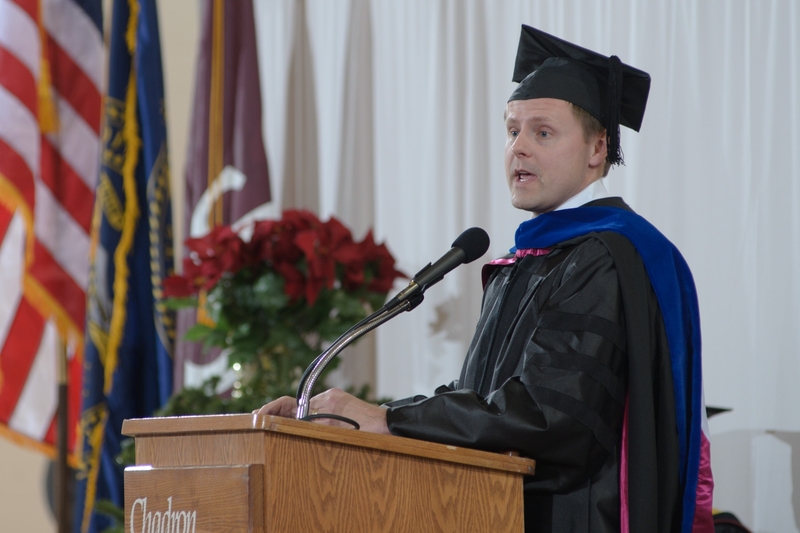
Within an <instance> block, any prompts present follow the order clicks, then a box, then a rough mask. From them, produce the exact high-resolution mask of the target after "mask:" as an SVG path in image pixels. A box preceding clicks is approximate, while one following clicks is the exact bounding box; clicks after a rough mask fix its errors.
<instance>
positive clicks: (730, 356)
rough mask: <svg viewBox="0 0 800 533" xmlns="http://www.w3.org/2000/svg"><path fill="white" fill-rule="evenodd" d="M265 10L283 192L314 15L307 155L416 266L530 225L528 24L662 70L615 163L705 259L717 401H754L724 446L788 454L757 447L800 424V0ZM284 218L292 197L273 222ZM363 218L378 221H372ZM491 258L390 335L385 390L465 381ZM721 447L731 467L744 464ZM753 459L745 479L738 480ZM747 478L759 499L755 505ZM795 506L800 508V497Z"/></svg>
mask: <svg viewBox="0 0 800 533" xmlns="http://www.w3.org/2000/svg"><path fill="white" fill-rule="evenodd" d="M353 2H356V3H357V5H355V6H354V5H353ZM255 3H256V12H257V28H258V38H259V54H260V61H261V77H262V88H263V93H264V103H265V113H264V117H265V123H264V131H265V136H266V142H267V153H268V157H269V160H270V168H271V172H272V176H274V181H273V184H274V185H273V186H274V188H275V190H274V191H273V198H278V199H280V198H282V197H283V196H282V194H281V190H282V187H283V186H284V184H283V183H282V179H283V176H284V170H285V168H286V165H285V161H284V157H285V154H286V153H287V146H286V142H287V139H288V137H287V131H295V130H297V129H298V128H300V130H301V131H302V129H303V127H304V126H307V124H306V123H304V122H303V120H307V119H304V118H303V117H302V116H298V113H297V112H296V111H295V112H294V113H291V114H289V113H287V102H288V101H289V98H288V92H287V91H288V90H289V89H288V87H289V73H290V58H291V57H292V56H291V53H292V40H293V38H294V33H293V27H294V22H293V21H294V20H295V19H294V14H295V13H296V12H297V10H298V9H301V4H302V3H304V5H303V6H302V9H304V10H305V14H306V16H305V24H306V30H307V32H308V35H309V37H310V58H311V61H312V63H313V65H312V66H311V72H312V73H313V87H314V94H315V100H316V101H315V102H308V103H307V105H308V109H314V108H315V109H316V115H315V117H314V118H315V121H316V126H314V127H313V129H314V130H315V131H305V132H304V134H306V135H308V134H311V135H315V138H316V141H315V143H313V142H309V143H308V144H306V145H305V146H301V147H295V149H294V152H293V153H294V154H301V155H302V154H303V153H304V150H313V151H314V152H315V153H308V152H305V153H306V154H307V156H308V158H309V160H314V159H316V160H317V161H318V165H319V168H318V169H317V172H318V179H319V206H320V214H321V215H322V216H325V217H327V216H329V215H336V216H339V217H341V218H342V219H343V220H345V221H348V220H351V221H354V222H351V223H355V221H362V220H365V219H371V220H373V221H374V222H373V223H374V230H375V234H376V236H377V238H378V239H380V240H385V241H386V242H387V243H388V246H389V248H390V250H391V251H392V253H393V254H394V255H395V257H397V258H398V260H399V264H400V268H401V269H402V270H404V271H405V272H406V273H407V274H409V275H413V274H414V273H415V272H416V271H417V270H418V269H419V268H421V267H422V266H424V265H425V264H426V263H428V262H429V261H433V260H435V259H437V258H438V257H439V256H440V255H441V254H442V253H444V252H445V251H446V250H447V249H449V247H450V243H451V242H452V241H453V240H454V239H455V237H456V236H457V235H458V234H459V233H460V232H461V231H462V230H464V229H466V228H468V227H470V226H481V227H483V228H484V229H486V230H487V232H488V233H489V235H490V236H491V239H492V245H491V248H490V251H489V254H487V256H486V259H487V260H488V259H489V258H490V257H489V256H499V255H501V254H503V253H505V251H506V250H507V249H508V248H509V247H510V246H511V245H512V244H513V233H514V229H515V228H516V226H517V225H518V224H519V222H521V221H522V220H524V219H526V218H527V216H526V214H525V213H522V212H517V211H515V210H514V209H513V208H512V207H511V206H510V203H509V200H508V191H507V188H506V185H505V178H504V174H503V163H502V157H503V145H504V129H503V121H502V117H503V111H504V108H505V103H506V100H507V98H508V96H509V95H510V93H511V91H512V90H513V88H514V84H513V83H512V82H511V81H510V79H511V73H512V69H513V64H514V56H515V53H516V46H517V41H518V38H519V28H520V24H522V23H526V24H530V25H533V26H536V27H538V28H540V29H542V30H544V31H547V32H550V33H553V34H555V35H558V36H560V37H562V38H565V39H567V40H570V41H573V42H575V43H577V44H580V45H582V46H584V47H587V48H591V49H594V50H597V51H599V52H601V53H605V54H607V55H610V54H616V55H618V56H619V57H620V58H621V59H622V61H623V62H625V63H629V64H631V65H634V66H636V67H638V68H640V69H642V70H645V71H647V72H649V73H650V75H651V76H652V80H653V81H652V89H651V93H650V99H649V103H648V108H647V112H646V114H645V119H644V124H643V127H642V131H641V132H640V133H638V134H637V133H634V132H631V131H628V130H626V129H625V128H623V135H622V147H623V150H624V154H625V160H626V163H627V165H626V166H624V167H620V168H617V169H614V170H612V172H611V174H610V176H609V177H608V178H607V179H606V187H607V188H608V189H609V190H610V191H611V192H612V193H613V194H617V195H621V196H623V197H624V198H625V200H626V201H627V202H628V203H629V204H630V205H631V206H632V207H633V208H634V209H635V210H636V211H637V212H638V213H640V214H641V215H643V216H645V217H646V218H648V219H649V220H650V221H651V222H652V223H653V224H655V225H656V226H657V227H658V228H659V229H660V230H661V231H662V232H663V233H664V234H665V235H666V236H667V237H668V238H670V239H671V240H672V241H673V242H674V243H675V244H676V245H677V246H678V248H679V249H680V250H681V251H682V252H683V254H684V256H685V257H686V259H687V261H688V262H689V265H690V266H691V267H692V270H693V272H694V275H695V281H696V284H697V289H698V294H699V298H700V309H701V317H702V325H703V350H704V352H703V372H704V379H705V396H706V402H707V403H708V404H709V405H713V406H722V407H729V408H732V409H733V410H732V411H731V412H729V413H725V414H723V415H719V416H717V417H715V418H713V419H712V420H711V423H710V424H711V430H712V435H717V436H719V439H717V440H720V441H721V442H722V441H724V442H729V441H731V439H727V440H725V439H723V438H722V436H725V435H731V434H734V433H736V432H739V433H736V434H740V435H742V436H743V437H742V439H745V436H746V440H747V446H748V447H749V448H748V449H750V450H751V451H752V453H751V456H752V460H750V466H751V468H755V467H754V466H753V465H756V464H758V463H759V461H758V460H757V458H758V456H759V455H758V454H759V453H760V452H758V450H767V449H769V447H766V446H763V445H754V444H753V443H752V442H755V441H752V438H758V435H759V432H764V431H768V430H769V431H778V432H784V433H786V432H788V434H792V433H796V432H800V387H798V386H797V382H798V380H799V378H800V2H797V1H796V0H750V1H747V0H729V1H723V0H685V1H678V0H675V1H658V2H654V1H652V0H606V1H594V0H592V1H589V0H586V1H577V0H571V1H566V0H538V1H533V0H527V1H522V0H484V1H478V0H372V1H369V0H339V1H336V2H332V1H330V0H256V2H255ZM358 4H363V5H358ZM365 14H366V15H365ZM352 32H356V34H355V36H353V35H351V33H352ZM364 32H369V33H368V36H367V37H365V34H364ZM351 39H352V40H353V41H354V42H357V43H363V44H362V45H361V46H360V47H359V46H354V45H353V44H349V43H350V41H351ZM364 46H371V49H370V50H369V51H368V52H369V53H365V50H364V49H363V47H364ZM348 54H349V55H348ZM370 61H371V63H370V64H367V65H365V64H363V63H364V62H370ZM359 62H361V64H360V66H359ZM367 88H368V89H369V90H365V89H367ZM354 91H355V92H357V94H354ZM359 91H360V92H359ZM359 95H360V96H359ZM364 95H367V96H364ZM295 96H297V95H295ZM353 102H356V103H357V104H360V105H361V108H360V109H358V110H354V109H353ZM364 120H367V122H366V123H365V122H363V121H364ZM359 121H361V122H359ZM359 124H361V125H362V127H360V128H359V127H358V125H359ZM364 124H367V125H366V126H364ZM290 126H291V128H294V129H287V128H288V127H290ZM343 132H348V133H347V134H346V135H343ZM365 148H367V149H365ZM295 167H297V165H296V164H295ZM347 169H359V170H347ZM350 173H357V174H358V175H349V174H350ZM345 174H347V175H345ZM293 179H294V178H293ZM343 196H346V197H348V198H359V200H358V201H357V202H349V203H347V202H343V200H342V197H343ZM345 205H346V206H347V207H346V211H347V212H337V206H338V207H339V208H340V209H345V208H344V207H342V206H345ZM359 206H361V207H359ZM281 207H282V206H281V205H279V202H276V203H275V204H274V205H273V206H272V209H273V210H274V212H273V214H274V215H278V214H279V212H280V209H281ZM359 208H363V210H364V213H363V214H361V215H354V213H352V212H351V211H352V210H354V209H359ZM359 217H360V218H359ZM358 223H361V222H358ZM480 262H481V261H478V262H476V264H472V265H467V266H465V267H461V268H460V269H459V270H457V271H455V272H453V273H451V274H450V275H448V276H447V277H446V278H445V279H444V281H442V282H441V283H440V284H439V285H437V286H436V287H434V288H432V289H430V290H429V291H428V292H427V293H426V301H425V302H424V303H423V304H422V305H421V306H420V307H419V308H417V309H416V310H414V311H413V313H408V314H405V315H403V316H401V317H398V318H397V319H395V320H394V321H393V322H390V323H389V324H386V325H385V326H383V327H382V328H381V329H380V330H379V331H378V335H377V350H378V352H377V353H378V355H377V363H376V364H377V370H376V372H377V376H376V378H377V381H376V383H377V392H378V394H379V395H382V396H390V397H395V398H398V397H403V396H407V395H410V394H415V393H422V394H430V393H431V392H432V390H433V389H434V388H435V387H436V386H438V385H440V384H442V383H447V382H449V381H451V380H452V379H455V378H457V377H458V373H459V369H460V366H461V362H462V359H463V355H464V353H465V351H466V348H467V345H468V343H469V339H470V336H471V333H472V330H473V328H474V324H475V321H476V319H477V316H478V313H479V309H480V296H481V287H480V275H479V272H480V264H477V263H480ZM399 288H400V286H398V289H399ZM344 357H347V356H346V355H344ZM753 435H756V437H753ZM733 440H736V439H733ZM740 440H741V439H740ZM751 441H752V442H751ZM741 442H744V441H743V440H742V441H741ZM758 442H761V441H758ZM712 444H713V442H712ZM741 445H742V446H744V444H741ZM720 446H721V448H720V449H721V450H722V452H721V453H720V454H719V457H723V456H725V457H727V456H728V455H730V456H731V457H734V456H735V457H740V456H741V454H739V455H737V454H736V453H733V452H731V453H729V454H727V455H726V453H723V452H724V451H725V449H723V448H724V445H723V444H721V445H720ZM765 453H766V452H765ZM798 454H800V450H797V449H795V451H794V454H789V455H788V456H787V457H789V461H790V462H791V456H792V455H794V456H798ZM762 462H763V461H762ZM798 462H800V460H798V459H796V460H795V464H794V467H793V468H794V471H795V472H798V471H800V466H798V464H797V463H798ZM714 468H715V471H716V472H715V473H716V475H717V486H718V490H717V496H718V498H722V502H721V504H722V505H723V506H724V505H729V503H728V502H734V503H737V505H740V506H743V505H750V504H751V501H756V503H754V504H752V505H754V506H756V507H758V505H759V504H758V501H766V500H767V498H766V496H764V497H762V496H759V494H762V493H763V491H764V490H768V489H763V487H764V485H765V484H764V483H761V482H759V481H758V480H759V479H761V478H760V477H759V476H758V475H756V474H757V473H754V472H753V471H750V470H748V467H747V465H742V464H738V465H724V464H723V465H721V464H719V461H718V460H717V459H716V458H715V463H714ZM734 468H738V469H739V470H740V471H743V472H744V473H742V474H741V475H739V477H735V476H733V475H732V474H731V475H729V474H728V473H727V472H728V471H729V470H732V469H734ZM726 476H727V477H726ZM742 476H744V477H742ZM762 477H763V476H762ZM794 478H795V479H797V478H798V475H795V476H794ZM720 480H722V482H721V481H720ZM736 484H739V485H742V484H744V485H747V490H748V491H750V492H748V494H751V493H752V495H753V497H752V498H750V499H747V498H745V499H742V498H739V499H736V498H737V497H738V496H735V495H734V492H735V491H734V488H732V487H733V485H736ZM795 484H796V485H797V483H795ZM759 487H761V488H759ZM739 488H741V487H738V488H737V490H738V489H739ZM741 490H744V489H741ZM759 491H762V493H760V492H759ZM795 493H796V494H800V490H798V491H795ZM737 494H743V493H742V492H741V491H740V492H739V493H737ZM726 498H727V500H726ZM785 499H786V497H783V500H785ZM773 500H775V501H778V500H780V501H783V500H781V499H780V498H778V499H773ZM793 501H794V503H793V507H794V509H795V510H797V511H800V504H799V503H798V502H800V495H798V496H793ZM715 505H716V506H718V507H719V506H720V505H719V501H718V500H715ZM764 505H769V504H767V503H765V504H764ZM756 507H752V508H751V507H748V508H747V509H741V508H739V509H737V511H738V513H739V514H741V515H743V517H744V518H745V519H746V520H748V523H749V525H750V526H751V527H754V528H755V529H756V530H759V527H762V526H763V527H764V528H767V527H769V526H768V523H767V522H763V521H762V522H761V524H762V525H759V520H760V519H759V518H758V517H759V516H771V515H769V513H766V514H765V513H764V509H765V508H764V507H759V508H760V509H762V510H761V511H759V512H756V511H755V510H754V509H755V508H756ZM766 509H767V511H769V512H772V511H773V510H772V509H771V508H769V507H766ZM786 512H791V509H789V510H788V511H786ZM765 520H766V519H765ZM791 522H792V523H793V522H794V519H793V518H792V519H791ZM787 523H788V522H787ZM764 530H765V531H766V529H764ZM796 530H797V529H796V526H795V529H794V531H796ZM790 531H791V529H790Z"/></svg>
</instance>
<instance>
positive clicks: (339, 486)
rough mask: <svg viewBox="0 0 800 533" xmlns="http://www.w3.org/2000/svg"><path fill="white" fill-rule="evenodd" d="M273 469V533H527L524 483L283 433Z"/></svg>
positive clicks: (274, 442) (271, 456) (274, 447)
mask: <svg viewBox="0 0 800 533" xmlns="http://www.w3.org/2000/svg"><path fill="white" fill-rule="evenodd" d="M270 442H271V445H270V446H269V447H268V452H267V463H266V479H267V481H266V488H265V502H266V510H265V515H266V516H267V517H268V518H270V519H269V520H268V523H267V524H266V532H268V533H273V532H274V533H277V532H281V533H290V532H292V533H294V532H297V533H300V532H303V533H306V532H322V531H325V532H365V533H379V532H386V533H389V532H402V531H408V532H419V531H425V532H459V533H463V532H470V531H475V532H478V531H483V532H489V531H491V532H522V531H523V516H522V512H521V509H522V478H521V476H519V475H515V474H511V473H506V472H499V471H487V470H486V469H482V468H479V467H472V466H467V467H464V466H459V465H455V464H446V463H441V462H439V461H436V460H434V459H426V458H420V457H414V456H398V455H397V454H395V453H393V452H386V451H374V450H373V451H370V452H368V453H365V452H364V451H363V450H359V449H358V448H354V447H352V446H347V445H342V444H337V443H323V444H320V443H319V442H318V441H314V440H312V439H306V438H301V437H295V436H287V435H281V436H279V437H276V438H274V439H271V441H270Z"/></svg>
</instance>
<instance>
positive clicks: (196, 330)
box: [183, 324, 214, 341]
mask: <svg viewBox="0 0 800 533" xmlns="http://www.w3.org/2000/svg"><path fill="white" fill-rule="evenodd" d="M213 331H214V330H213V329H212V328H210V327H208V326H206V325H205V324H195V325H194V326H192V327H191V328H189V329H188V330H187V331H186V334H185V335H184V336H183V338H184V339H186V340H187V341H201V340H203V339H205V338H206V337H207V336H208V335H209V334H211V333H212V332H213Z"/></svg>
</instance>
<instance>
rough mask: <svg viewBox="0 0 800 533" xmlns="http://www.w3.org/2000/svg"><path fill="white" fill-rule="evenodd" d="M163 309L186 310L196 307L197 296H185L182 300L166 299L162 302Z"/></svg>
mask: <svg viewBox="0 0 800 533" xmlns="http://www.w3.org/2000/svg"><path fill="white" fill-rule="evenodd" d="M163 303H164V307H166V308H167V309H187V308H189V307H197V305H198V303H197V296H186V297H184V298H166V299H164V300H163Z"/></svg>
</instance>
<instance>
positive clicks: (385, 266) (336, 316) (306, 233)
mask: <svg viewBox="0 0 800 533" xmlns="http://www.w3.org/2000/svg"><path fill="white" fill-rule="evenodd" d="M245 233H249V238H243V237H242V235H243V234H245ZM186 247H187V249H188V254H187V257H186V258H185V259H184V261H183V274H181V275H174V276H171V277H169V278H167V279H166V280H164V295H165V297H167V298H168V302H169V303H170V305H171V306H172V307H175V308H181V307H196V308H198V309H199V313H198V316H199V320H198V323H197V324H196V325H195V326H194V327H193V328H192V329H190V330H189V331H188V332H187V335H186V338H187V339H188V340H194V341H201V342H203V343H204V344H205V346H207V347H209V346H219V347H221V348H224V349H226V351H227V357H228V363H229V365H231V366H232V367H234V368H238V369H244V375H243V378H242V379H241V380H240V381H239V383H238V384H237V389H236V390H234V391H233V395H234V397H242V396H244V397H245V398H252V401H251V402H250V404H249V405H248V402H245V404H244V405H241V406H240V407H241V408H240V410H247V409H254V408H256V407H258V406H260V405H261V404H262V403H263V402H264V401H265V400H266V399H269V398H276V397H278V396H280V395H284V394H294V392H295V389H296V387H297V384H298V382H299V379H300V376H301V375H302V372H303V371H304V370H305V368H306V367H307V366H308V365H309V364H310V363H311V361H313V359H314V358H315V357H316V356H317V355H319V353H320V352H321V351H322V349H324V347H325V346H326V345H327V344H328V343H330V342H332V341H333V340H335V339H336V338H337V337H338V336H339V335H341V334H342V333H344V332H345V331H346V330H347V329H348V328H349V327H350V326H352V325H353V324H355V323H356V322H358V321H359V320H361V319H362V318H364V317H366V316H367V315H368V314H369V313H371V312H372V311H373V310H375V309H377V308H379V307H380V306H381V305H383V303H384V302H385V300H386V295H387V293H388V291H389V290H390V289H391V288H392V286H393V284H394V280H395V279H396V278H398V277H404V274H402V273H401V272H400V271H398V270H397V269H396V268H395V260H394V258H393V257H392V255H391V253H390V252H389V250H388V249H387V247H386V245H385V244H377V243H376V242H375V240H374V238H373V236H372V232H370V233H368V234H367V236H366V237H365V238H364V239H363V240H361V241H355V240H354V239H353V236H352V234H351V232H350V230H349V229H347V228H346V227H345V226H344V225H343V224H342V223H341V222H340V221H339V220H337V219H336V218H333V217H331V218H330V219H329V220H327V221H324V222H323V221H321V220H320V219H319V218H318V217H317V216H316V215H314V214H313V213H311V212H309V211H302V210H287V211H284V212H283V216H282V218H281V219H280V220H262V221H257V222H254V223H252V224H251V225H250V226H247V227H245V228H244V230H242V229H240V230H239V231H236V230H234V229H233V228H231V227H230V226H219V227H216V228H215V229H213V230H212V231H211V232H210V233H209V234H207V235H206V236H204V237H201V238H195V239H188V240H187V241H186ZM320 381H321V380H320ZM212 385H213V383H212ZM211 388H213V387H211ZM206 392H209V391H206ZM239 403H241V402H239ZM176 410H177V411H183V412H186V411H195V412H196V411H198V409H186V408H184V409H173V411H176ZM201 410H202V409H201ZM208 410H211V409H206V411H208ZM224 410H225V411H230V410H236V409H224ZM174 414H179V413H174Z"/></svg>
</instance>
